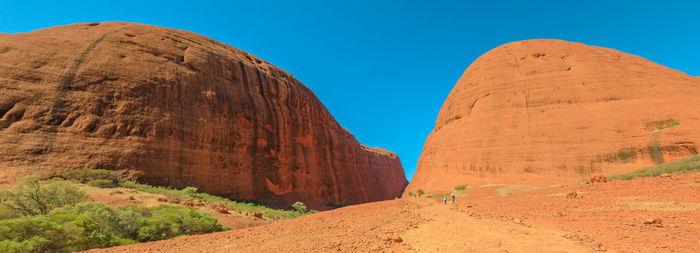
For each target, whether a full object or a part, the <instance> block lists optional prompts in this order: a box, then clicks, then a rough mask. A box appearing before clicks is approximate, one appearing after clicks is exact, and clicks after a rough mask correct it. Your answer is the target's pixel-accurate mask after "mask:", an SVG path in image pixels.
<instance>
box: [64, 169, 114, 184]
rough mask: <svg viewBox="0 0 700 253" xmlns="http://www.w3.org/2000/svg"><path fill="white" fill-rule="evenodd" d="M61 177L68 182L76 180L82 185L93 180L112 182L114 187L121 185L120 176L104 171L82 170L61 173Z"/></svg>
mask: <svg viewBox="0 0 700 253" xmlns="http://www.w3.org/2000/svg"><path fill="white" fill-rule="evenodd" d="M61 177H62V178H65V179H68V180H75V181H78V182H80V183H82V184H85V183H88V182H90V181H93V180H109V181H112V182H113V184H114V185H117V183H119V177H120V174H119V173H118V172H115V171H109V170H102V169H100V170H92V169H82V170H71V171H66V172H63V173H61Z"/></svg>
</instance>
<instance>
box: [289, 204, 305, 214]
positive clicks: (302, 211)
mask: <svg viewBox="0 0 700 253" xmlns="http://www.w3.org/2000/svg"><path fill="white" fill-rule="evenodd" d="M292 208H294V210H296V211H297V212H299V213H300V214H305V213H306V212H308V211H309V210H308V209H306V205H304V203H302V202H298V201H297V202H296V203H294V204H293V205H292Z"/></svg>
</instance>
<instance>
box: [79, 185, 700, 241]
mask: <svg viewBox="0 0 700 253" xmlns="http://www.w3.org/2000/svg"><path fill="white" fill-rule="evenodd" d="M523 190H530V191H526V192H524V191H523ZM699 190H700V174H688V175H683V176H677V175H673V176H665V177H656V178H642V179H634V180H629V181H613V182H606V183H595V184H583V185H571V186H549V187H546V188H544V189H540V190H535V188H532V187H531V186H513V185H485V186H473V187H470V188H469V189H467V190H466V191H465V192H462V193H460V194H458V196H461V197H458V198H457V204H454V205H453V204H450V203H448V204H447V205H444V204H442V202H441V201H442V199H426V198H422V199H415V198H404V199H398V200H390V201H382V202H374V203H369V204H362V205H355V206H349V207H345V208H340V209H336V210H333V211H327V212H321V213H318V214H313V215H307V216H303V217H299V218H296V219H293V220H288V221H282V222H277V223H274V224H270V225H264V226H258V227H253V228H245V229H238V230H233V231H227V232H220V233H214V234H208V235H198V236H189V237H182V238H177V239H172V240H165V241H158V242H150V243H142V244H135V245H127V246H122V247H116V248H109V249H97V250H93V251H94V252H330V251H340V252H595V251H607V252H698V251H700V244H699V243H698V241H697V239H698V238H700V211H699V210H700V196H699V195H700V191H699ZM570 192H577V194H576V195H577V196H576V197H574V198H570V197H567V193H570ZM508 194H510V195H508ZM465 195H466V196H465ZM646 219H652V220H653V219H660V222H659V221H657V222H655V223H653V224H645V220H646Z"/></svg>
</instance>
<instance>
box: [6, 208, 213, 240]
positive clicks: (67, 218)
mask: <svg viewBox="0 0 700 253" xmlns="http://www.w3.org/2000/svg"><path fill="white" fill-rule="evenodd" d="M222 230H223V226H221V224H218V223H217V221H216V219H215V218H213V217H211V216H210V215H209V214H205V213H198V212H197V211H195V210H194V209H192V208H190V207H182V206H158V207H153V208H144V207H127V206H122V207H117V208H111V207H109V206H107V205H105V204H102V203H96V202H83V203H79V204H77V205H75V206H66V207H62V208H57V209H55V210H53V211H51V212H49V213H48V214H46V215H37V216H34V217H28V216H26V217H20V218H14V219H6V220H2V221H0V252H71V251H82V250H87V249H91V248H104V247H111V246H117V245H124V244H131V243H137V242H139V241H140V242H145V241H154V240H162V239H169V238H173V237H177V236H182V235H195V234H203V233H211V232H216V231H222Z"/></svg>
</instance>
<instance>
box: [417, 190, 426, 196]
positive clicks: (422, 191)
mask: <svg viewBox="0 0 700 253" xmlns="http://www.w3.org/2000/svg"><path fill="white" fill-rule="evenodd" d="M423 194H425V191H424V190H423V189H418V197H420V196H421V195H423Z"/></svg>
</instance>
